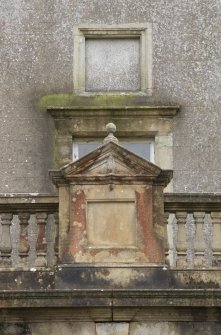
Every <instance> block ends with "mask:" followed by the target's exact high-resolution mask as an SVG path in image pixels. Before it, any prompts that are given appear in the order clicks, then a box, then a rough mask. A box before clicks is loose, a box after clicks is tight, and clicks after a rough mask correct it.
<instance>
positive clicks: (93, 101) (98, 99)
mask: <svg viewBox="0 0 221 335" xmlns="http://www.w3.org/2000/svg"><path fill="white" fill-rule="evenodd" d="M130 105H131V106H135V105H136V106H137V105H140V106H146V105H148V102H147V97H145V96H132V95H122V96H121V95H97V96H79V95H76V94H73V93H66V94H63V93H60V94H53V95H47V96H44V97H42V98H41V99H40V100H39V101H38V104H37V106H38V108H40V109H46V108H49V107H54V108H59V107H63V108H65V107H66V108H71V107H76V106H78V107H86V106H94V107H99V106H102V107H105V106H130Z"/></svg>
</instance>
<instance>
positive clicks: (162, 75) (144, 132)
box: [0, 0, 221, 335]
mask: <svg viewBox="0 0 221 335" xmlns="http://www.w3.org/2000/svg"><path fill="white" fill-rule="evenodd" d="M0 8H1V10H0V12H1V14H2V15H1V51H0V53H1V79H0V80H1V90H0V95H1V98H0V99H1V109H0V113H1V114H0V117H1V124H0V133H1V155H0V175H1V181H2V182H1V185H0V192H1V197H0V210H1V228H0V229H1V230H0V232H1V244H0V251H1V269H0V276H1V279H0V289H1V291H0V297H1V298H0V299H1V303H0V304H1V311H0V317H1V319H0V334H2V335H3V334H15V335H17V334H33V335H40V334H43V333H44V334H48V333H53V334H57V333H61V332H62V333H65V334H67V335H69V334H77V335H90V334H91V335H104V334H105V335H112V334H120V335H141V334H142V335H143V334H144V335H148V334H151V335H155V334H156V335H158V334H165V335H175V334H176V335H182V334H186V333H188V334H190V335H196V334H199V333H200V334H202V335H204V334H205V335H207V334H213V335H215V334H219V333H220V331H221V321H220V272H219V271H220V268H219V267H220V259H221V246H220V239H221V229H220V225H221V209H220V204H221V199H220V196H219V192H220V191H221V179H220V169H221V168H220V167H221V155H220V154H219V153H220V150H221V149H220V148H221V137H220V134H219V133H220V131H219V129H220V124H221V119H220V113H219V105H220V81H221V71H220V51H221V50H220V49H221V48H220V39H219V36H220V11H221V8H220V2H219V1H218V0H211V1H210V3H208V1H205V0H196V1H192V0H184V1H182V2H181V1H178V0H171V1H169V0H145V1H144V0H137V1H132V0H118V1H116V0H82V1H79V0H62V1H57V0H54V1H52V0H49V1H43V0H39V1H26V0H14V1H11V0H6V1H4V2H2V3H1V4H0ZM109 122H114V123H115V124H116V126H117V131H116V136H117V137H118V139H119V141H120V143H122V146H123V147H124V144H123V143H126V144H125V145H128V144H131V143H132V146H131V147H130V148H132V151H133V150H135V156H136V154H138V155H139V154H140V152H139V150H140V149H139V148H140V145H141V146H146V148H147V149H146V152H147V156H145V155H146V154H144V156H143V157H144V158H145V159H148V160H150V161H151V162H152V163H148V164H150V165H149V166H148V167H147V166H146V165H145V164H144V163H142V162H141V161H139V159H138V158H135V156H133V154H131V153H130V154H128V153H127V155H128V157H129V158H128V157H127V159H128V161H127V164H128V168H130V171H129V170H127V169H126V163H125V161H123V160H121V161H120V162H117V164H119V166H120V167H119V168H118V170H119V171H121V172H122V171H124V173H123V172H122V175H123V176H124V177H122V176H121V177H122V178H123V181H122V180H121V181H119V178H118V179H116V178H115V177H114V178H115V179H113V180H112V179H111V181H110V179H105V180H106V181H105V182H104V181H102V178H101V179H99V181H97V180H96V183H97V184H96V183H95V181H94V180H95V179H96V178H95V179H93V183H92V181H91V179H90V178H91V175H90V178H89V177H88V176H87V178H89V179H87V182H88V181H90V183H91V185H92V184H93V185H95V184H96V185H98V186H97V187H98V188H99V187H100V186H99V185H100V184H99V183H103V185H105V183H107V184H108V185H109V184H110V185H112V183H113V185H114V187H115V184H116V185H118V184H119V185H121V186H120V187H122V185H124V183H125V182H126V180H127V183H128V184H129V185H132V184H133V183H134V184H136V182H137V184H139V185H140V183H141V179H142V178H141V176H142V174H143V175H145V178H146V179H145V178H144V177H143V180H144V179H145V182H146V183H147V180H148V182H150V179H151V178H152V179H151V183H152V184H151V185H155V184H154V183H156V185H158V186H159V185H161V186H159V187H161V191H162V187H166V185H167V184H168V183H167V182H165V180H164V179H165V178H166V177H165V176H166V173H169V172H168V170H173V179H172V181H171V182H170V184H168V186H167V188H165V190H164V198H163V193H162V194H161V195H160V196H156V193H154V192H155V191H153V193H154V194H155V195H153V198H151V199H153V209H151V211H152V212H151V213H152V218H151V219H150V218H149V219H148V220H149V221H148V220H147V222H150V221H151V222H154V224H153V225H154V227H155V229H154V234H155V235H156V236H157V237H156V241H158V239H159V240H162V241H163V242H162V241H161V242H162V244H160V245H161V247H162V245H163V247H162V248H163V249H160V250H161V255H162V254H163V255H164V256H163V257H165V259H164V258H163V260H162V259H161V262H159V261H158V260H159V259H155V258H153V259H152V258H151V257H150V254H151V250H150V251H148V252H150V254H149V253H147V254H148V257H149V258H148V257H147V258H145V260H144V261H141V258H139V257H140V256H139V257H138V256H136V257H137V258H136V257H135V256H134V259H133V262H132V263H133V264H131V263H130V262H129V263H130V264H129V265H128V262H125V261H124V262H123V261H122V262H120V264H117V262H116V261H113V262H112V263H113V264H112V263H111V264H109V262H108V258H107V254H105V255H106V256H105V257H103V256H102V255H101V258H100V259H99V261H94V258H93V259H91V258H87V259H89V261H88V262H87V266H86V265H85V264H83V265H82V263H86V262H85V261H82V262H78V261H77V262H76V259H74V261H73V259H72V260H71V261H70V260H68V261H67V259H68V258H67V259H66V258H65V257H64V258H62V257H61V249H62V244H61V241H63V242H64V245H65V243H66V242H65V238H68V236H69V235H70V234H71V231H72V230H71V229H70V231H69V230H65V229H66V228H67V226H66V224H67V222H69V224H70V220H71V219H70V218H69V216H68V215H67V208H69V207H68V206H67V204H68V203H69V200H70V198H69V194H67V193H65V192H66V191H65V190H64V189H63V191H62V190H61V189H62V187H64V184H65V183H67V180H69V181H70V180H71V182H76V180H78V181H79V180H80V179H77V178H76V176H75V174H73V175H66V171H67V173H69V172H68V171H69V170H68V169H70V170H71V169H72V168H67V170H63V169H65V168H64V166H67V164H72V161H74V160H75V158H80V156H81V153H80V150H81V149H82V150H83V149H84V150H87V151H93V150H94V149H95V151H93V152H95V154H94V155H95V156H93V155H92V156H89V157H90V159H91V161H93V159H94V157H97V158H96V159H100V158H99V157H100V156H99V155H100V154H101V153H100V151H99V149H96V147H97V146H99V145H101V144H102V141H103V138H104V137H105V136H106V130H105V126H106V124H107V123H109ZM89 144H90V145H91V147H90V145H89ZM94 145H95V146H94ZM113 147H114V145H113ZM105 148H106V147H105ZM96 150H98V151H96ZM102 150H104V152H105V150H106V149H102ZM111 150H112V149H111ZM120 150H121V149H116V148H115V147H114V148H113V152H112V151H111V153H110V154H109V156H110V157H112V156H113V157H115V158H116V152H118V153H119V155H121V154H122V155H123V152H124V151H122V152H121V151H120ZM122 150H124V149H122ZM129 150H131V149H129ZM137 150H138V151H137ZM98 152H99V153H98ZM124 153H125V152H124ZM84 154H85V151H83V154H82V155H84ZM142 154H143V151H142ZM75 155H76V156H77V157H75ZM78 155H79V156H78ZM89 155H90V154H89ZM125 155H126V154H125ZM131 155H132V156H131ZM109 156H108V157H109ZM86 157H88V156H86ZM102 157H103V156H102ZM110 157H109V160H108V159H107V161H106V163H105V164H107V166H108V169H109V170H110V167H111V169H112V168H113V159H112V158H110ZM122 157H123V156H122ZM124 157H126V156H124ZM102 159H103V158H102ZM105 159H106V158H105ZM105 159H104V160H105ZM125 159H126V158H125ZM95 163H96V164H97V161H96V162H95V161H94V164H95ZM132 163H133V164H132ZM74 164H75V163H74ZM84 164H85V168H86V167H87V166H88V167H90V168H91V165H90V166H89V165H87V164H89V163H88V161H87V159H86V161H85V162H84ZM84 164H83V165H84ZM90 164H91V163H90ZM96 164H95V165H96ZM114 164H115V163H114ZM143 164H144V165H143ZM138 165H139V168H138ZM68 166H69V167H70V166H71V167H72V165H68ZM75 166H76V165H74V167H75ZM96 166H97V165H96ZM117 166H118V165H117ZM141 166H142V167H143V169H144V170H145V169H146V170H145V171H146V172H145V173H146V174H145V173H144V170H142V169H141ZM144 166H145V168H144ZM153 166H154V167H153ZM76 169H78V166H77V167H76ZM122 169H123V170H122ZM139 169H141V170H139ZM49 170H53V171H54V172H51V177H50V176H49ZM109 170H107V171H106V170H105V171H106V172H105V173H106V174H107V173H113V174H114V173H116V174H117V172H116V171H118V170H116V171H115V170H114V172H113V171H112V170H111V171H112V172H110V171H109ZM147 170H148V171H149V172H148V173H149V174H147ZM161 170H162V171H164V172H162V175H161V172H160V171H161ZM165 170H166V171H165ZM55 171H57V172H55ZM58 171H60V172H59V173H60V175H59V173H58ZM71 171H72V170H71ZM82 171H83V170H82ZM94 171H97V172H96V173H98V175H99V174H100V173H101V172H100V170H99V169H98V170H96V169H95V170H94ZM119 171H118V172H119ZM137 171H140V172H139V173H140V174H139V173H138V172H137ZM150 171H151V172H150ZM63 172H64V175H63V174H62V173H63ZM72 172H73V171H72ZM72 172H71V173H72ZM93 173H95V172H93ZM102 173H103V172H102ZM164 173H165V174H164ZM61 174H62V176H61ZM147 176H148V177H147ZM159 176H160V177H159ZM162 176H163V177H162ZM61 177H62V178H63V179H62V178H61ZM118 177H119V176H118ZM126 177H127V178H126ZM132 177H133V178H134V179H133V178H132ZM51 178H52V179H53V182H54V185H53V183H52V180H51ZM59 178H60V179H59ZM68 178H69V179H68ZM71 178H72V179H71ZM78 178H80V177H78ZM81 178H82V177H81ZM105 178H106V177H105ZM108 178H109V177H108ZM125 178H126V179H125ZM131 178H132V179H133V182H132V179H131ZM148 178H149V179H148ZM154 178H155V179H157V178H158V179H157V180H158V181H157V182H156V180H155V179H154ZM61 179H62V180H63V181H61ZM135 179H136V182H135ZM169 179H170V178H169V177H168V180H167V181H168V182H169ZM58 180H59V181H58ZM64 180H65V182H64ZM162 180H164V182H163V181H162ZM81 182H82V180H81ZM137 184H136V185H137ZM147 184H148V183H147ZM65 185H66V184H65ZM119 185H118V186H117V187H116V188H118V187H119ZM145 185H146V184H145ZM148 185H149V184H148ZM66 187H67V186H66ZM84 187H86V186H84ZM133 187H134V189H133V191H134V190H135V191H136V192H138V190H139V189H140V188H139V187H141V186H139V187H138V188H136V187H137V186H136V187H135V186H133ZM148 187H149V186H148ZM154 187H155V186H154ZM154 187H153V188H152V186H151V190H153V189H154ZM57 188H58V189H59V192H58V189H57ZM60 188H61V189H60ZM111 188H112V186H110V189H111ZM101 189H102V188H101ZM126 189H127V187H126ZM62 192H63V193H62ZM87 192H89V191H86V193H87ZM102 192H103V191H101V193H102ZM105 192H106V191H105ZM105 192H104V193H102V194H105V196H106V193H105ZM119 192H120V191H119ZM127 192H129V193H130V192H131V190H130V191H128V189H127ZM89 193H90V192H89ZM71 194H72V195H71V196H72V197H73V193H71ZM116 194H118V193H117V191H116ZM119 194H120V193H119ZM131 194H132V193H131ZM105 196H104V195H103V197H105ZM118 197H119V196H118ZM108 199H109V198H108ZM111 199H112V201H113V199H115V198H114V197H112V198H111ZM122 199H124V198H122ZM122 199H121V205H122V202H123V201H124V200H122ZM95 200H96V199H95ZM95 200H93V201H95ZM104 200H105V201H107V199H106V198H105V199H104V198H102V201H104ZM90 201H91V200H90ZM93 201H92V202H91V203H90V206H91V207H90V209H89V210H90V211H92V213H93V215H95V214H94V213H96V211H95V212H93V210H94V207H93V206H94V205H93V204H92V203H93ZM99 201H101V200H99ZM114 201H115V200H114ZM151 201H152V200H151ZM132 202H133V201H132V200H129V203H130V205H129V207H128V211H129V213H132V211H133V206H132V205H131V204H132ZM105 204H106V202H105ZM127 205H128V204H127ZM65 206H66V207H65ZM102 206H103V207H102V208H103V209H102V211H105V210H106V211H107V212H108V210H109V209H108V207H107V205H104V204H103V203H102ZM111 206H112V205H111ZM125 206H126V205H125ZM143 206H144V207H145V206H146V207H148V206H149V205H147V204H146V205H143ZM88 208H89V205H88ZM100 208H101V207H100ZM122 208H123V207H122ZM148 208H149V207H148ZM151 208H152V207H151ZM157 208H158V210H157ZM163 209H164V212H163ZM112 210H113V211H115V207H111V210H109V211H110V212H111V211H112ZM76 211H77V210H76ZM130 211H131V212H130ZM125 212H127V210H126V211H125ZM141 212H142V210H141ZM144 212H145V211H144ZM144 212H142V213H144ZM58 213H59V218H58ZM90 213H91V212H90ZM93 215H92V214H91V216H89V219H90V220H91V221H90V222H92V227H93V229H95V227H96V222H95V223H94V221H93V220H94V219H93V218H94V216H93ZM137 215H138V219H137V220H138V221H139V220H140V219H139V217H140V216H139V215H141V214H139V213H138V214H137ZM129 216H130V215H128V216H127V218H128V222H131V227H132V226H133V221H130V219H129ZM87 219H88V217H87ZM96 220H97V219H96ZM96 220H95V221H96ZM65 222H66V223H65ZM77 222H78V224H79V222H80V223H82V222H81V219H79V220H78V221H77ZM86 222H89V221H86ZM99 222H101V221H99ZM111 222H112V223H113V221H111ZM134 222H135V221H134ZM112 223H111V224H112ZM88 224H89V223H88ZM100 224H101V223H100ZM151 224H152V223H151ZM148 225H149V223H148V224H147V226H148ZM166 226H167V231H168V235H167V234H166V232H165V229H164V228H166ZM64 227H65V228H64ZM113 227H114V223H113ZM156 227H157V228H156ZM162 227H164V228H162ZM63 228H64V229H63ZM78 228H79V227H78ZM62 229H63V230H62ZM74 229H75V228H74ZM76 229H77V228H76ZM93 229H92V230H93ZM125 229H126V228H125V226H124V230H125ZM131 229H132V230H128V232H127V240H130V241H132V242H133V234H134V230H133V228H131ZM113 230H114V228H113ZM117 232H118V233H119V231H117ZM132 232H133V233H132ZM98 233H99V231H98ZM65 234H66V235H65ZM90 234H92V235H90V236H95V234H94V233H90ZM93 234H94V235H93ZM150 235H151V234H150ZM155 235H154V236H155ZM101 236H104V235H102V234H101ZM69 237H70V236H69ZM70 238H71V237H70ZM90 238H91V239H92V241H96V243H97V241H98V240H99V234H98V236H95V237H93V238H92V237H90ZM102 238H103V237H100V240H101V239H102ZM73 239H74V237H73ZM100 240H99V241H100ZM152 240H154V241H155V237H153V238H152ZM71 241H72V240H71ZM117 241H121V242H122V241H123V242H122V243H126V244H127V243H129V242H125V241H126V240H125V239H123V238H122V239H121V238H119V236H118V237H117ZM149 241H150V240H149ZM63 242H62V243H63ZM78 242H79V241H78ZM78 242H76V241H75V242H73V243H77V247H76V249H78ZM115 242H116V241H115V240H114V239H113V240H111V243H115ZM132 242H131V243H132ZM93 243H95V242H93ZM108 243H109V242H108ZM148 243H149V242H148ZM154 243H155V242H154ZM157 243H158V242H156V244H157ZM70 244H71V243H70ZM132 244H133V243H132ZM71 245H72V244H71ZM149 245H152V244H151V243H150V244H149ZM157 245H158V244H157ZM112 247H113V246H112ZM112 247H111V248H112ZM114 248H115V249H116V248H117V247H116V245H115V247H114ZM114 248H113V249H114ZM65 250H66V249H65ZM154 250H155V249H154ZM157 250H158V249H157ZM162 250H163V251H162ZM158 251H159V250H158ZM62 252H63V251H62ZM65 252H66V251H65ZM115 252H116V250H115ZM153 253H154V252H153ZM73 254H74V255H75V251H73ZM73 254H72V255H73ZM95 254H96V253H95ZM125 254H126V252H125ZM125 254H124V253H122V255H125ZM117 255H118V254H117ZM93 257H95V256H94V254H93ZM108 257H109V256H108ZM119 257H121V256H119ZM122 257H124V256H122ZM129 257H130V256H129ZM95 258H96V257H95ZM97 258H98V257H97ZM61 259H65V260H64V261H61ZM80 259H81V260H82V255H81V257H80ZM122 259H123V258H122ZM143 259H144V258H143ZM150 259H151V261H150ZM75 263H79V264H78V265H76V264H75ZM125 263H126V265H125ZM116 264H117V265H116ZM85 266H86V267H85ZM134 273H136V275H134ZM98 274H99V275H98ZM138 274H139V275H138ZM111 276H112V277H111ZM127 276H128V278H129V279H128V281H127V280H126V282H124V283H123V282H122V281H121V280H119V278H121V277H122V278H126V277H127ZM134 276H135V277H136V280H135V279H134V278H135V277H134ZM137 276H138V277H139V280H138V281H137V278H138V277H137ZM109 277H111V280H107V278H109ZM105 278H106V279H105ZM142 278H143V279H142ZM122 280H123V279H122Z"/></svg>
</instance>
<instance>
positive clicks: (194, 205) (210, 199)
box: [164, 193, 221, 212]
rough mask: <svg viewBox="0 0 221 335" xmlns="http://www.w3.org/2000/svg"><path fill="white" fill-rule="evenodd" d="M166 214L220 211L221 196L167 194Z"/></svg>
mask: <svg viewBox="0 0 221 335" xmlns="http://www.w3.org/2000/svg"><path fill="white" fill-rule="evenodd" d="M164 209H165V212H177V211H187V212H191V211H205V212H211V211H219V212H220V210H221V194H215V193H203V194H202V193H189V194H188V193H165V194H164Z"/></svg>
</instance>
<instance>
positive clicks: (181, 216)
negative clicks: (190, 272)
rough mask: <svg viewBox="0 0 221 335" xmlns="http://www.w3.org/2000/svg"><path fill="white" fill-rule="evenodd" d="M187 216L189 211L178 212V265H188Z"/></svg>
mask: <svg viewBox="0 0 221 335" xmlns="http://www.w3.org/2000/svg"><path fill="white" fill-rule="evenodd" d="M186 218H187V212H176V219H177V225H178V232H177V243H176V250H177V266H178V267H183V266H186V265H187V263H186V254H187V241H186Z"/></svg>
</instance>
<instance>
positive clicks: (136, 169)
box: [50, 141, 172, 185]
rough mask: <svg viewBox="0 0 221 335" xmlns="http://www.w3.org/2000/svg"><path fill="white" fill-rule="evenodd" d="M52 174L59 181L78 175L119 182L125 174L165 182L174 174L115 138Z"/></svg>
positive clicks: (76, 177) (54, 180)
mask: <svg viewBox="0 0 221 335" xmlns="http://www.w3.org/2000/svg"><path fill="white" fill-rule="evenodd" d="M50 174H51V177H52V180H53V182H54V183H55V184H56V185H59V184H60V183H62V184H63V183H68V182H71V181H72V180H73V181H74V180H75V181H76V179H81V180H85V181H89V180H90V181H93V182H96V181H97V182H101V181H102V180H105V179H106V178H108V179H113V180H114V181H116V182H117V181H121V182H122V178H125V180H130V181H139V180H143V179H145V180H146V181H147V180H149V182H157V181H159V182H160V183H162V182H163V184H165V185H166V184H167V183H168V182H169V181H170V179H171V177H172V172H171V171H167V170H164V171H163V170H161V169H160V168H159V167H158V166H156V165H154V164H153V163H151V162H149V161H147V160H145V159H143V158H141V157H139V156H137V155H136V154H134V153H132V152H130V151H128V150H127V149H125V148H123V147H121V146H120V145H118V144H117V143H114V142H112V141H111V142H107V143H105V144H104V145H102V146H101V147H99V148H97V149H96V150H94V151H92V152H90V153H89V154H87V155H86V156H84V157H82V158H80V159H79V160H77V161H75V162H71V163H70V164H68V165H66V166H64V167H63V168H61V169H60V170H58V171H51V172H50Z"/></svg>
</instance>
